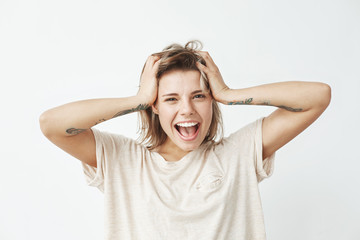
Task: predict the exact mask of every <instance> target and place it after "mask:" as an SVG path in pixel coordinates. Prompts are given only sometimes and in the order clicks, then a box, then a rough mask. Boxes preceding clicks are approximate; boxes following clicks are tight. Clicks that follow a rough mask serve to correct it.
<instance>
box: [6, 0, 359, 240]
mask: <svg viewBox="0 0 360 240" xmlns="http://www.w3.org/2000/svg"><path fill="white" fill-rule="evenodd" d="M359 23H360V2H359V1H356V0H327V1H325V0H319V1H312V0H311V1H310V0H304V1H285V0H273V1H264V0H257V1H252V0H246V1H228V0H226V1H223V0H222V1H209V0H207V1H205V0H201V1H189V0H182V1H165V0H163V1H159V0H155V1H146V0H138V1H94V0H87V1H85V0H82V1H81V0H71V1H69V0H64V1H45V0H38V1H26V0H17V1H14V0H2V1H1V2H0V79H1V86H0V89H1V90H0V91H1V94H0V104H1V129H2V130H1V136H2V138H1V148H0V154H1V155H0V156H1V168H0V172H1V174H0V239H16V240H20V239H21V240H22V239H52V240H57V239H59V240H60V239H61V240H63V239H69V240H71V239H74V240H75V239H76V240H77V239H89V240H90V239H94V240H95V239H103V235H104V227H103V224H104V219H103V218H104V213H103V211H104V207H103V195H102V193H101V192H100V191H99V190H98V189H95V188H92V187H88V186H87V185H86V183H85V177H84V175H83V172H82V168H81V164H80V161H79V160H77V159H75V158H73V157H71V156H70V155H68V154H66V153H65V152H63V151H62V150H61V149H59V148H57V147H56V146H55V145H53V144H52V143H51V142H49V141H48V140H47V139H46V138H45V137H44V136H43V135H42V133H41V131H40V128H39V123H38V119H39V116H40V114H41V113H42V112H44V111H45V110H47V109H49V108H52V107H55V106H58V105H61V104H65V103H68V102H72V101H76V100H81V99H90V98H104V97H125V96H130V95H134V94H135V93H136V92H137V89H138V85H139V77H140V73H141V70H142V67H143V65H144V63H145V61H146V58H147V57H148V56H149V55H150V54H152V53H154V52H158V51H161V49H162V48H164V47H165V46H167V45H168V44H171V43H175V42H176V43H181V44H184V43H186V42H187V41H188V40H192V39H199V40H201V41H202V42H203V44H204V49H203V50H205V51H208V52H209V53H210V54H211V56H212V57H213V59H214V61H215V63H216V64H217V66H218V67H219V69H220V71H221V73H222V76H223V78H224V80H225V82H226V83H227V84H228V86H229V87H231V88H246V87H251V86H256V85H261V84H266V83H272V82H282V81H292V80H296V81H318V82H324V83H327V84H329V85H330V86H331V88H332V100H331V103H330V106H329V107H328V108H327V110H326V111H325V112H324V113H323V115H322V116H321V117H320V118H319V119H318V120H316V121H315V122H314V123H313V124H312V125H311V126H310V127H309V128H308V129H306V130H305V131H304V132H303V133H301V134H300V135H299V136H297V137H296V138H295V139H293V140H292V141H291V142H290V143H288V144H287V145H285V146H284V147H283V148H281V149H280V150H278V151H277V154H276V161H275V171H274V174H273V176H271V177H270V178H268V179H266V180H264V181H263V182H261V183H260V190H261V196H262V203H263V210H264V215H265V227H266V232H267V237H268V239H269V240H287V239H293V240H300V239H301V240H304V239H307V240H312V239H314V240H315V239H316V240H322V239H324V240H325V239H326V240H332V239H334V240H337V239H347V240H357V239H359V238H360V230H359V222H360V208H359V202H360V193H359V192H360V190H359V189H360V187H359V186H360V184H359V183H360V181H359V178H358V177H357V174H358V171H359V167H360V163H359V160H360V154H359V143H360V141H359V137H358V136H359V133H360V131H359V122H360V110H359V105H358V102H359V94H358V93H359V90H360V72H359V69H360V67H359V66H360V60H359V56H360V44H359V42H360V28H359ZM221 107H222V111H223V117H224V122H225V135H229V134H230V133H231V132H233V131H235V130H237V129H239V128H240V127H243V126H244V125H246V124H247V123H249V122H252V121H255V120H256V119H257V118H259V117H261V116H267V115H269V114H270V113H271V112H272V111H274V110H275V109H276V108H275V107H269V106H224V105H222V106H221ZM97 128H98V129H101V130H105V131H111V132H116V133H120V134H123V135H125V136H128V137H132V138H136V136H137V134H136V130H137V114H129V115H126V116H123V117H120V118H116V119H113V120H109V121H108V122H105V123H102V124H100V125H98V126H97Z"/></svg>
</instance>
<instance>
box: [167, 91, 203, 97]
mask: <svg viewBox="0 0 360 240" xmlns="http://www.w3.org/2000/svg"><path fill="white" fill-rule="evenodd" d="M202 92H203V90H195V91H193V92H191V95H193V94H196V93H202ZM178 95H179V94H177V93H168V94H164V95H162V97H168V96H178Z"/></svg>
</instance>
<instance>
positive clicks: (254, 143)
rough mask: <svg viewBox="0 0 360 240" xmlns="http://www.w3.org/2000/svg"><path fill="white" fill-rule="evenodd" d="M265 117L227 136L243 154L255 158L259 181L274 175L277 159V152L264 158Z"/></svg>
mask: <svg viewBox="0 0 360 240" xmlns="http://www.w3.org/2000/svg"><path fill="white" fill-rule="evenodd" d="M263 119H264V117H261V118H259V119H257V120H256V121H254V122H252V123H249V124H248V125H246V126H244V127H243V128H241V129H239V130H238V131H236V132H234V133H233V134H231V135H230V136H229V137H228V138H227V141H229V142H232V143H233V144H234V145H236V146H237V147H238V148H239V149H240V150H239V151H240V152H241V153H240V155H241V156H250V157H251V159H253V161H254V162H253V163H254V168H255V171H256V176H257V181H258V182H261V181H262V180H263V179H264V178H268V177H270V176H271V175H272V173H273V171H274V161H275V153H273V154H272V155H271V156H269V157H267V158H266V159H264V160H262V158H263V157H262V122H263Z"/></svg>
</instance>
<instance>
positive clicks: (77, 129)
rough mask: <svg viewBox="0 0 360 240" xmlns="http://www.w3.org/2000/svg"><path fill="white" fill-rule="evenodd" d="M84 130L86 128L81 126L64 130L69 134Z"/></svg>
mask: <svg viewBox="0 0 360 240" xmlns="http://www.w3.org/2000/svg"><path fill="white" fill-rule="evenodd" d="M84 131H86V129H82V128H69V129H67V130H66V133H68V134H70V135H76V134H79V133H82V132H84Z"/></svg>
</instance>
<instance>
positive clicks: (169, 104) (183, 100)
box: [153, 70, 213, 151]
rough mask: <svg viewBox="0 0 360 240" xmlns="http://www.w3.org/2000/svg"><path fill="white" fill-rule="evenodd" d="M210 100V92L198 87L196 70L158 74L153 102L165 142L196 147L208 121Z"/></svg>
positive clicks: (185, 147) (183, 147) (198, 75)
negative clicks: (160, 75) (154, 100)
mask: <svg viewBox="0 0 360 240" xmlns="http://www.w3.org/2000/svg"><path fill="white" fill-rule="evenodd" d="M212 101H213V99H212V96H211V95H210V93H209V92H205V91H204V90H202V89H201V87H200V72H199V71H195V70H188V71H183V70H173V71H170V72H167V73H165V74H164V75H163V76H162V77H161V78H160V81H159V88H158V98H157V101H156V104H155V106H153V111H154V112H155V113H156V114H158V115H159V120H160V124H161V127H162V128H163V130H164V131H165V133H166V134H167V139H166V142H165V144H168V143H173V144H175V145H176V146H177V147H179V148H180V149H182V150H183V151H192V150H194V149H196V148H198V147H199V146H200V145H201V143H202V142H203V140H204V138H205V137H206V135H207V133H208V130H209V127H210V124H211V119H212V114H213V112H212ZM169 140H170V141H171V142H169ZM171 145H172V144H171Z"/></svg>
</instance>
